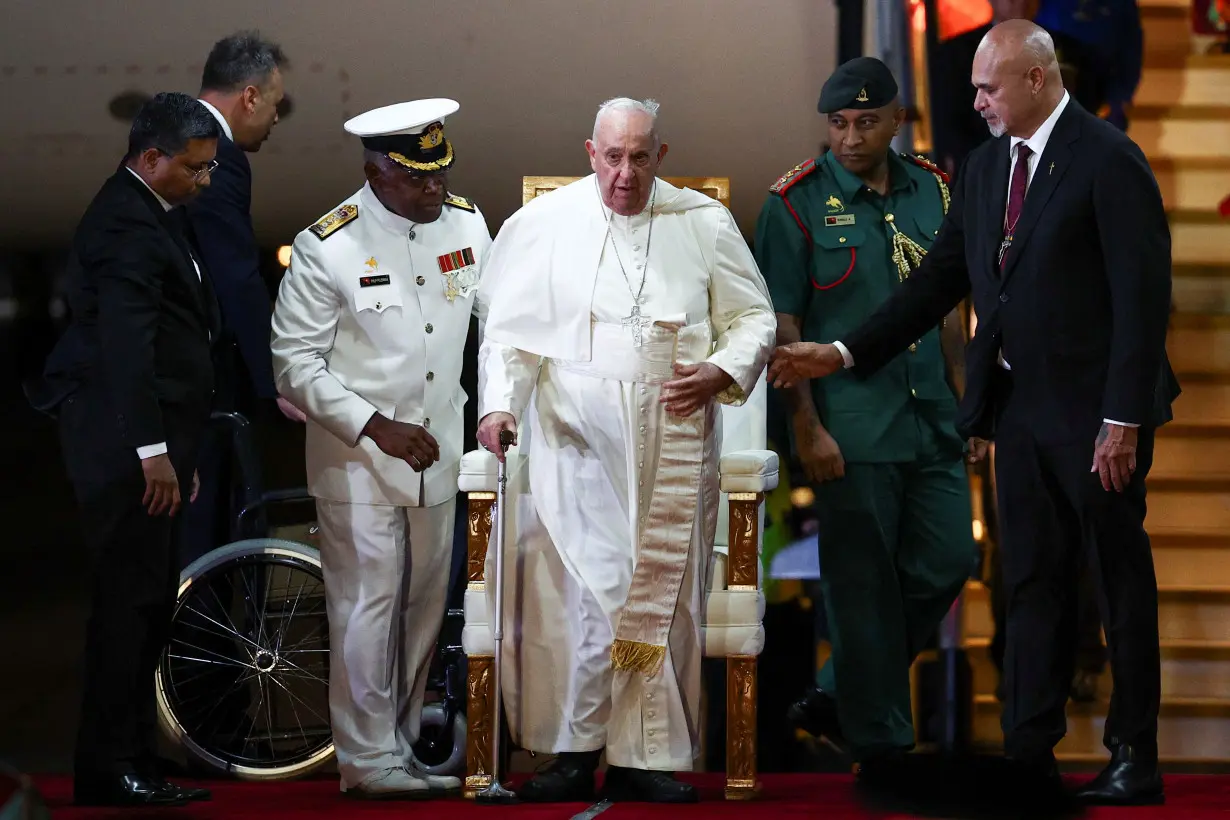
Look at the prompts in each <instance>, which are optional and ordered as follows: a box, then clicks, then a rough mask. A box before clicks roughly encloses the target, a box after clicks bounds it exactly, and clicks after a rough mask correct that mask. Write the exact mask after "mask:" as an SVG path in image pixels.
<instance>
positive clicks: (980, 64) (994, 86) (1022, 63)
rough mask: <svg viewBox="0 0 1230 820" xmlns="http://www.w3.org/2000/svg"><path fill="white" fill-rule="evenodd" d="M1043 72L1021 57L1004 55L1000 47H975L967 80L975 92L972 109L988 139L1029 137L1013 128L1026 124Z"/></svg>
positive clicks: (1034, 111) (1034, 108)
mask: <svg viewBox="0 0 1230 820" xmlns="http://www.w3.org/2000/svg"><path fill="white" fill-rule="evenodd" d="M1043 78H1044V73H1043V71H1042V69H1041V67H1039V66H1033V65H1030V64H1029V61H1028V60H1027V58H1026V57H1025V56H1024V55H1022V54H1007V53H1005V49H1004V48H1002V47H994V46H991V47H987V46H986V44H984V47H982V48H979V49H978V52H977V53H976V54H975V55H974V68H973V71H972V73H971V74H970V81H971V82H972V83H973V84H974V88H975V89H977V93H976V94H975V95H974V109H975V110H976V111H977V112H978V113H979V114H981V115H982V118H983V119H984V120H985V121H986V123H987V128H989V129H990V131H991V136H994V137H1002V136H1003V135H1004V134H1009V135H1012V136H1026V137H1027V136H1029V135H1028V134H1023V135H1022V134H1017V133H1016V131H1015V130H1014V129H1020V128H1021V127H1022V126H1024V125H1026V124H1028V123H1030V122H1032V121H1033V119H1034V115H1035V113H1036V111H1037V108H1038V106H1039V102H1038V94H1039V93H1040V92H1041V90H1042V83H1043Z"/></svg>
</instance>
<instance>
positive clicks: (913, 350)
mask: <svg viewBox="0 0 1230 820" xmlns="http://www.w3.org/2000/svg"><path fill="white" fill-rule="evenodd" d="M916 350H918V345H917V344H912V345H910V352H911V353H913V352H915V351H916ZM430 378H431V377H430V376H429V377H428V379H429V380H430Z"/></svg>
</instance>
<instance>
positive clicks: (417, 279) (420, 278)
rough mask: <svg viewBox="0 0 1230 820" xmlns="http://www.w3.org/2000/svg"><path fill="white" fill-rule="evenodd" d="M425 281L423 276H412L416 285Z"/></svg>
mask: <svg viewBox="0 0 1230 820" xmlns="http://www.w3.org/2000/svg"><path fill="white" fill-rule="evenodd" d="M426 281H427V280H426V279H424V278H423V277H421V276H416V277H414V284H416V285H421V284H423V283H424V282H426Z"/></svg>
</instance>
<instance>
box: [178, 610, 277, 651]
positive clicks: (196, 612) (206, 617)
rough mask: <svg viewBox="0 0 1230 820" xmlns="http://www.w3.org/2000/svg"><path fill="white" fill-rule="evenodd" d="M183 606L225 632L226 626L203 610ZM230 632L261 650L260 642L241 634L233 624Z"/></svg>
mask: <svg viewBox="0 0 1230 820" xmlns="http://www.w3.org/2000/svg"><path fill="white" fill-rule="evenodd" d="M219 603H221V602H219ZM185 608H186V609H187V610H188V611H189V612H192V613H193V614H195V615H199V616H201V617H202V618H204V619H205V620H207V621H209V622H210V623H211V624H213V625H214V626H216V627H218V628H219V629H221V630H224V632H223V634H225V630H226V627H225V626H223V625H222V624H220V623H218V622H217V621H215V620H214V619H213V618H211V617H209V616H208V615H206V614H205V613H204V612H200V611H198V610H195V609H193V608H192V607H190V606H189V607H185ZM230 634H231V635H232V636H234V637H236V638H239V640H241V641H243V642H244V643H246V644H248V645H250V646H252V647H253V648H254V649H256V650H257V651H258V652H259V651H260V650H261V648H262V647H261V645H260V644H258V643H256V642H255V641H253V640H252V639H251V638H249V637H248V636H247V635H244V634H242V633H241V632H239V631H238V630H237V629H235V628H234V626H232V627H231V629H230Z"/></svg>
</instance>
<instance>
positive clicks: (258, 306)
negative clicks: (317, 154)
mask: <svg viewBox="0 0 1230 820" xmlns="http://www.w3.org/2000/svg"><path fill="white" fill-rule="evenodd" d="M286 64H287V60H286V55H285V54H284V53H283V52H282V49H281V48H280V47H279V46H278V45H277V44H276V43H272V42H269V41H268V40H265V39H263V38H261V36H260V35H259V34H258V33H256V32H246V31H245V32H239V33H237V34H233V35H231V36H229V37H225V38H223V39H222V40H219V41H218V42H217V43H215V44H214V46H213V48H212V49H211V50H210V52H209V57H208V59H206V61H205V69H204V71H203V73H202V77H201V93H200V100H201V102H202V103H203V104H204V105H205V107H206V108H207V109H208V110H209V111H210V113H211V114H213V116H214V118H215V119H216V120H217V121H218V124H219V126H220V127H221V128H222V134H221V136H220V137H219V139H218V160H219V166H218V170H217V172H216V173H215V174H214V175H213V180H212V184H211V185H210V186H209V188H208V189H206V190H205V191H202V193H201V195H200V196H199V197H197V198H196V199H195V200H194V201H193V202H192V203H191V204H190V205H189V206H188V208H187V211H188V217H189V219H190V220H191V222H192V227H193V229H194V231H195V232H196V236H197V239H198V240H199V241H200V248H201V254H202V255H203V256H204V260H205V264H206V266H207V267H208V268H209V273H210V276H211V277H212V279H213V283H214V288H215V289H216V291H217V293H218V303H219V306H220V307H221V309H222V337H221V339H220V340H219V344H218V345H217V354H216V356H215V364H216V365H217V381H218V395H217V400H216V402H215V404H214V409H215V410H229V411H235V412H239V413H242V414H243V415H244V416H246V417H247V418H248V420H249V421H250V422H252V423H253V425H255V426H257V427H258V428H259V429H260V431H261V434H262V435H261V436H260V437H259V438H260V439H261V443H262V444H267V443H268V439H269V438H270V435H269V434H270V433H271V432H272V431H271V430H270V427H271V426H272V422H273V421H274V415H275V412H276V411H274V409H273V408H274V402H275V401H276V406H277V409H278V410H280V411H281V413H282V415H284V416H285V417H286V418H289V419H291V420H293V421H296V422H302V421H303V414H302V413H300V412H299V410H298V409H296V408H295V407H294V406H293V405H292V404H291V403H290V402H288V401H286V400H285V399H283V398H281V397H279V396H278V394H277V390H276V389H275V388H274V385H273V364H272V359H271V354H270V352H269V323H270V318H271V317H272V314H273V304H272V301H271V299H270V295H269V289H268V287H267V286H266V284H265V281H264V279H263V277H262V276H261V260H260V248H259V246H258V244H257V241H256V234H255V232H254V231H253V228H252V216H251V209H252V167H251V165H250V164H249V163H248V157H247V154H248V153H254V152H256V151H259V150H260V149H261V145H262V144H263V143H264V142H265V140H267V139H268V138H269V135H270V133H271V132H272V131H273V127H274V126H275V125H277V123H278V113H279V108H280V106H281V105H282V101H283V98H284V91H283V78H282V67H283V66H285V65H286ZM227 433H228V431H227V430H225V429H211V430H210V431H209V433H207V435H206V438H205V442H204V445H203V446H202V451H201V457H200V472H201V495H200V503H198V504H195V505H193V507H192V509H191V510H189V512H188V514H187V515H185V516H184V520H183V524H182V528H183V539H182V540H181V543H180V551H181V559H180V562H181V565H182V566H187V565H188V564H189V563H191V562H192V561H194V560H196V559H197V558H199V557H200V556H201V555H203V554H205V553H206V552H209V551H210V550H212V549H213V548H215V547H217V546H219V545H220V544H221V543H225V540H226V536H227V535H228V533H227V529H226V527H227V525H228V524H227V522H228V520H229V515H228V513H230V512H231V510H230V504H229V503H228V501H229V499H228V498H227V496H226V492H227V488H228V487H229V486H230V482H229V480H228V477H229V474H230V459H229V458H228V456H229V454H230V447H231V442H230V440H229V438H227Z"/></svg>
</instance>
